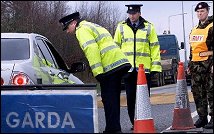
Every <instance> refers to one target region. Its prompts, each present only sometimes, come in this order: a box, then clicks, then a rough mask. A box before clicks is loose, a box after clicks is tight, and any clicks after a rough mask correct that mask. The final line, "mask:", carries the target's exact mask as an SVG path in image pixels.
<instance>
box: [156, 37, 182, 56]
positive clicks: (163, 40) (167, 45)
mask: <svg viewBox="0 0 214 134" xmlns="http://www.w3.org/2000/svg"><path fill="white" fill-rule="evenodd" d="M158 41H159V44H160V51H161V56H163V57H164V56H167V57H168V56H175V55H177V52H178V42H177V39H176V37H175V36H173V35H166V36H158Z"/></svg>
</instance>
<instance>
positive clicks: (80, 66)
mask: <svg viewBox="0 0 214 134" xmlns="http://www.w3.org/2000/svg"><path fill="white" fill-rule="evenodd" d="M85 69H86V65H85V63H83V62H75V63H73V64H71V66H70V69H69V73H76V72H82V71H85Z"/></svg>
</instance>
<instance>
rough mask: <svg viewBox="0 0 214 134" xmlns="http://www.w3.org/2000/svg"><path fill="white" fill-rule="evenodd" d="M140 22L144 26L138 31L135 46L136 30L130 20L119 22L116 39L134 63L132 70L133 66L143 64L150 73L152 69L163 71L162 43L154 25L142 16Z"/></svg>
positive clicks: (146, 71)
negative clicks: (131, 25)
mask: <svg viewBox="0 0 214 134" xmlns="http://www.w3.org/2000/svg"><path fill="white" fill-rule="evenodd" d="M140 22H141V23H142V24H141V25H142V26H141V28H140V29H138V30H137V32H136V36H135V37H136V42H135V46H134V40H135V38H134V32H133V30H132V28H131V27H130V26H129V25H128V21H123V22H120V23H119V24H118V26H117V29H116V32H115V35H114V41H115V43H116V44H118V46H119V47H120V48H121V50H122V51H123V52H124V53H125V55H126V56H127V58H128V60H129V62H130V63H131V64H132V70H133V67H136V68H138V67H139V64H143V65H144V69H145V73H150V72H151V71H156V72H161V71H162V67H161V63H160V59H161V58H160V45H159V42H158V38H157V34H156V31H155V29H154V26H153V24H151V23H149V22H147V21H145V20H144V19H143V18H142V17H140ZM129 23H130V21H129ZM134 59H135V61H134ZM134 64H135V65H134ZM132 70H130V71H132Z"/></svg>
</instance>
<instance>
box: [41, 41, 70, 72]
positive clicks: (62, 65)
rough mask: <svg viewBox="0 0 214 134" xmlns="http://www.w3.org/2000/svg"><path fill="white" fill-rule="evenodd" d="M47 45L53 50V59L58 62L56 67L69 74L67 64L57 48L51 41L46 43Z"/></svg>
mask: <svg viewBox="0 0 214 134" xmlns="http://www.w3.org/2000/svg"><path fill="white" fill-rule="evenodd" d="M45 43H47V45H48V47H49V49H50V50H51V52H52V54H53V57H54V59H55V61H56V65H57V66H58V68H59V69H62V70H64V71H67V72H68V67H67V64H66V63H65V61H64V60H63V59H62V57H61V55H60V54H59V52H58V51H57V50H56V49H55V47H54V46H53V45H52V44H51V43H50V42H49V41H45Z"/></svg>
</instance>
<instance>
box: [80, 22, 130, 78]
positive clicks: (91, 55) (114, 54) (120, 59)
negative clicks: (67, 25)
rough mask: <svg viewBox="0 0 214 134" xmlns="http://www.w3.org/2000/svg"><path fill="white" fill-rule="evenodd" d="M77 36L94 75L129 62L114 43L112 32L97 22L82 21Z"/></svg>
mask: <svg viewBox="0 0 214 134" xmlns="http://www.w3.org/2000/svg"><path fill="white" fill-rule="evenodd" d="M76 37H77V39H78V41H79V44H80V47H81V48H82V50H83V52H84V53H85V56H86V58H87V59H88V61H89V65H90V67H91V69H92V72H93V75H94V76H97V75H98V74H103V73H106V72H108V71H111V70H112V69H114V68H116V67H118V66H120V65H123V64H125V63H129V61H128V59H127V58H126V56H125V55H124V53H123V52H122V51H121V50H120V48H119V47H118V46H117V45H116V44H115V43H114V40H113V38H112V36H111V34H110V33H109V32H108V31H107V30H106V29H105V28H103V27H101V26H99V25H97V24H94V23H91V22H88V21H85V20H83V21H81V22H80V23H79V26H78V27H77V28H76Z"/></svg>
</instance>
